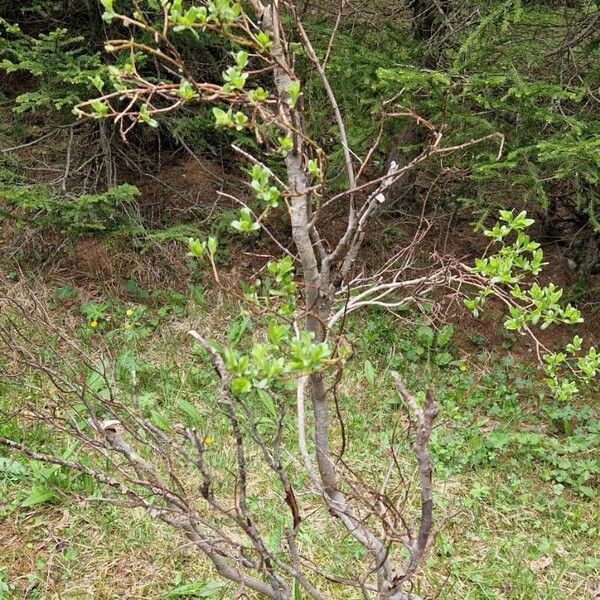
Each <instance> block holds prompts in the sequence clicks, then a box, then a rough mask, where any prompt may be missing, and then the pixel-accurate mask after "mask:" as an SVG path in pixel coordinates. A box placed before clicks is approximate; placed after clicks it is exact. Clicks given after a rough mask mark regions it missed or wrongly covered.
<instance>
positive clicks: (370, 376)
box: [363, 359, 376, 387]
mask: <svg viewBox="0 0 600 600" xmlns="http://www.w3.org/2000/svg"><path fill="white" fill-rule="evenodd" d="M363 370H364V373H365V379H366V380H367V382H368V384H369V385H370V386H371V387H373V386H374V385H375V376H376V372H375V368H374V367H373V363H371V361H370V360H368V359H367V360H365V364H364V365H363Z"/></svg>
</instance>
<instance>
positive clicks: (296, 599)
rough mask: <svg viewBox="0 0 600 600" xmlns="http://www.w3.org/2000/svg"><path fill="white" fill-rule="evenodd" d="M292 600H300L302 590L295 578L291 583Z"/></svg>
mask: <svg viewBox="0 0 600 600" xmlns="http://www.w3.org/2000/svg"><path fill="white" fill-rule="evenodd" d="M292 600H302V588H301V587H300V584H299V583H298V579H296V578H295V577H294V581H293V583H292Z"/></svg>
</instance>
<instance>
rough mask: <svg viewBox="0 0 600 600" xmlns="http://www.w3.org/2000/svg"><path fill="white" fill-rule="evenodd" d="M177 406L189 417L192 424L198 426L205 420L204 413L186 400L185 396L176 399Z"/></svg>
mask: <svg viewBox="0 0 600 600" xmlns="http://www.w3.org/2000/svg"><path fill="white" fill-rule="evenodd" d="M175 404H176V405H177V408H179V410H180V411H181V412H182V413H183V414H184V415H185V416H186V417H187V420H188V421H189V424H190V425H193V426H198V425H201V424H202V422H203V421H204V418H203V417H202V413H201V412H200V411H199V410H198V409H197V408H196V407H195V406H194V405H193V404H192V403H191V402H188V401H187V400H185V398H177V400H176V401H175Z"/></svg>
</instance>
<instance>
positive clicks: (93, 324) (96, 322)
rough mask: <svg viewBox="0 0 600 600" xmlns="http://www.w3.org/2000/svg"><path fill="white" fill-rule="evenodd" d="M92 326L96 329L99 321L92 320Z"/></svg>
mask: <svg viewBox="0 0 600 600" xmlns="http://www.w3.org/2000/svg"><path fill="white" fill-rule="evenodd" d="M90 327H91V328H92V329H96V327H98V321H92V322H91V323H90Z"/></svg>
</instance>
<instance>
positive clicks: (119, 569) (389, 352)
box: [0, 288, 600, 600]
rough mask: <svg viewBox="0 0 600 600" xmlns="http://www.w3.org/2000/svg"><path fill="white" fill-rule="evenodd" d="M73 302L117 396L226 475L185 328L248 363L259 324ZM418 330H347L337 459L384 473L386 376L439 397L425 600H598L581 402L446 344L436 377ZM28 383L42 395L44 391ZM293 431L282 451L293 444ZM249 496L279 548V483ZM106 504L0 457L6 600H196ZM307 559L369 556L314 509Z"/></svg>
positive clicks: (325, 561) (523, 372)
mask: <svg viewBox="0 0 600 600" xmlns="http://www.w3.org/2000/svg"><path fill="white" fill-rule="evenodd" d="M67 292H68V293H67ZM67 292H65V293H64V294H63V293H62V292H61V293H59V294H58V296H59V300H60V298H62V296H65V298H68V299H69V302H70V303H69V305H68V306H65V305H63V304H61V302H59V301H56V296H57V293H56V292H54V296H55V298H54V299H55V301H56V305H55V306H54V308H53V311H54V312H55V313H56V314H57V315H60V316H61V318H64V319H66V320H69V321H71V322H72V323H74V324H76V326H77V327H78V331H79V334H78V335H79V337H80V338H81V339H82V340H83V341H85V342H86V343H95V341H97V340H99V339H102V340H104V341H105V342H106V344H107V345H108V347H109V348H110V350H111V354H112V356H113V358H114V359H115V361H116V364H117V371H116V372H117V377H118V379H119V381H120V384H121V385H122V387H123V390H126V391H127V393H132V392H133V391H135V394H136V397H137V398H138V400H139V402H140V406H141V408H142V410H143V411H144V412H145V413H146V415H147V416H149V417H150V418H152V417H153V415H154V416H156V415H162V416H163V417H164V418H168V419H170V420H183V421H186V420H191V422H190V424H193V425H196V426H198V427H200V428H201V431H202V433H205V434H209V435H211V437H213V438H214V443H213V446H212V452H211V462H212V465H213V467H214V468H216V469H220V470H221V471H223V472H226V469H227V465H228V464H230V460H231V452H230V446H229V437H228V435H229V434H228V430H227V427H226V424H225V422H224V420H223V419H222V418H221V417H220V414H219V411H218V410H217V409H216V404H215V402H216V400H215V394H214V391H215V381H214V375H213V373H212V370H211V369H210V368H209V367H208V365H207V362H206V360H205V359H204V357H202V355H201V354H198V353H196V351H194V350H193V348H192V345H191V344H190V342H189V340H188V339H187V336H186V335H185V331H186V330H187V329H188V328H189V327H191V326H193V327H195V328H197V329H199V330H202V331H203V332H204V333H205V334H207V335H211V336H212V337H213V338H214V339H216V340H218V341H222V342H225V341H227V342H228V343H229V344H233V345H237V346H238V347H240V348H243V347H245V346H247V345H248V344H249V343H250V341H251V339H252V336H253V335H255V333H256V332H255V331H254V330H253V328H252V324H251V323H250V322H248V321H247V320H246V319H244V318H236V319H231V318H230V315H231V314H237V311H236V309H235V306H232V304H231V303H230V302H229V301H228V300H227V299H224V298H218V297H215V296H214V295H213V294H212V293H211V292H210V291H208V292H206V291H205V292H203V291H201V290H199V289H198V288H194V289H193V290H191V291H190V292H189V293H188V294H187V295H181V294H178V293H174V292H172V291H171V292H170V291H159V292H155V293H154V294H153V295H151V296H148V297H146V296H145V297H144V298H140V299H139V301H138V302H135V303H124V302H122V301H121V300H119V299H118V298H103V299H101V301H99V300H98V298H96V299H95V301H94V302H95V305H90V303H89V302H86V303H84V302H83V301H82V302H81V304H78V303H77V302H78V300H77V301H76V300H74V298H78V295H77V293H76V292H75V291H74V290H70V289H69V290H67ZM48 296H49V297H51V296H52V292H48ZM92 304H94V303H92ZM127 310H133V314H132V315H131V316H128V315H127V312H126V311H127ZM92 319H93V320H95V321H96V322H97V326H96V327H94V328H91V327H90V322H91V320H92ZM128 325H129V326H130V327H126V326H128ZM422 327H423V326H421V329H419V326H418V325H416V326H414V327H412V328H411V327H408V326H405V325H399V324H398V323H397V322H395V321H394V320H393V319H391V318H390V317H388V316H385V315H384V314H379V313H373V314H370V315H363V316H362V317H357V318H355V319H353V320H351V322H350V324H349V330H348V338H349V339H350V341H352V343H353V346H354V350H355V354H354V356H353V358H352V360H351V361H350V363H349V367H348V375H347V378H346V379H345V381H344V384H343V387H342V389H341V390H340V405H341V408H342V410H343V412H344V413H345V414H346V415H347V424H348V432H349V439H350V440H352V442H351V444H350V446H349V448H348V451H347V455H346V458H347V460H351V461H352V462H353V464H355V465H358V467H359V468H360V470H361V472H362V473H364V474H368V476H369V477H371V478H372V480H373V481H381V478H382V476H383V474H382V473H381V472H380V471H381V464H384V463H382V460H383V457H384V455H385V452H386V447H387V443H388V442H389V439H390V436H391V430H392V425H393V424H394V423H398V424H400V425H401V424H403V423H404V420H403V415H402V411H401V410H400V409H399V406H398V404H397V398H396V396H395V394H394V393H393V392H392V385H391V377H390V374H389V371H390V369H392V368H393V369H399V370H401V371H402V372H403V373H404V376H405V378H406V380H407V382H408V384H409V386H410V388H411V389H413V390H415V391H418V390H423V389H424V388H425V387H426V386H430V387H432V389H434V391H435V395H436V398H437V401H438V403H439V406H440V418H439V421H438V426H437V428H436V430H435V432H434V436H433V440H432V452H433V455H434V459H435V464H436V487H435V494H436V515H437V524H438V530H437V532H436V535H435V539H434V543H433V546H432V550H431V553H430V556H429V560H428V562H427V564H426V565H425V568H424V569H423V570H422V572H421V574H420V575H419V577H418V579H417V581H416V585H417V588H418V591H419V592H420V593H422V594H427V595H428V596H429V597H433V596H434V595H436V594H437V597H438V598H442V599H448V600H449V599H451V598H452V599H455V598H461V599H464V600H479V599H531V600H534V599H538V598H542V599H556V600H560V599H571V598H582V599H587V598H589V599H590V600H591V599H593V598H597V597H598V594H599V593H600V548H599V547H598V544H597V540H598V538H599V536H600V510H599V509H600V506H599V504H600V503H599V496H598V494H597V485H598V480H599V472H600V466H599V465H600V457H599V454H598V448H599V446H600V444H599V442H600V420H599V415H598V413H597V411H596V410H595V409H594V404H593V401H592V393H591V391H590V392H589V394H588V396H586V397H584V396H582V397H581V398H579V400H578V404H577V405H576V406H575V405H574V406H569V407H564V406H556V405H554V404H553V402H552V401H551V400H550V399H549V398H548V397H547V396H546V395H545V392H544V390H543V388H542V386H541V385H540V383H539V381H538V375H537V372H536V369H535V368H534V367H532V365H530V364H522V363H519V362H516V361H514V360H511V359H510V358H505V359H503V360H502V359H500V358H499V357H497V356H491V357H490V356H489V355H488V356H487V357H484V356H479V358H478V357H477V355H473V356H472V355H471V354H470V349H469V348H467V347H465V348H456V347H454V346H453V342H452V340H450V341H449V342H448V343H447V345H446V346H445V347H444V352H448V353H449V354H450V355H451V360H450V361H449V362H446V361H444V366H441V367H440V366H438V365H436V364H435V359H434V357H435V355H436V353H439V348H434V347H433V346H432V347H431V348H429V347H427V343H429V342H428V339H429V334H428V333H427V332H426V331H425V332H424V330H423V329H422ZM431 343H432V344H434V342H431ZM418 348H422V351H421V350H419V349H418ZM367 361H368V365H367ZM373 372H374V373H375V375H374V374H373ZM133 373H135V382H136V385H135V390H133V388H132V375H133ZM32 383H35V384H36V385H39V386H40V387H42V391H43V393H48V392H47V390H46V389H45V388H43V386H42V385H41V384H40V383H39V381H32ZM43 393H42V394H41V395H40V396H43ZM35 396H36V392H35V391H31V390H27V389H26V388H15V387H12V386H11V387H9V386H4V387H2V388H0V411H7V410H8V408H9V407H15V406H23V407H25V406H27V405H28V404H29V403H31V402H32V401H35V402H39V401H40V398H39V397H37V398H36V397H35ZM32 397H34V398H33V400H32ZM187 403H189V404H192V405H193V407H194V411H190V409H189V404H187ZM186 407H187V408H186ZM156 418H157V417H156ZM0 432H2V433H4V434H7V435H8V436H9V437H10V436H11V435H15V434H16V433H18V435H22V436H23V437H24V439H25V440H26V441H27V443H28V444H30V445H32V446H35V447H38V448H45V449H47V448H48V446H49V445H51V446H54V447H55V448H60V449H62V450H63V451H64V450H65V448H66V449H69V446H68V445H65V443H63V441H62V440H60V439H56V437H55V436H52V434H50V433H49V431H48V430H47V429H46V428H44V427H40V426H35V427H34V426H31V425H27V424H20V425H17V424H16V423H15V422H14V420H13V421H10V422H8V423H0ZM292 434H293V432H288V436H289V439H287V443H288V444H290V445H292V446H293V445H294V444H295V442H294V436H293V435H292ZM338 441H339V440H338ZM407 457H408V453H407ZM402 465H403V468H404V469H405V475H406V476H407V477H408V478H409V479H410V478H411V477H413V476H414V466H413V465H412V463H411V462H410V460H409V459H408V458H402ZM249 485H250V499H249V500H250V503H251V505H252V507H253V508H255V509H256V510H257V512H258V513H259V514H261V515H262V519H261V523H262V526H263V527H264V530H265V531H268V532H269V533H268V536H267V537H268V543H269V545H272V547H277V545H278V544H279V543H280V541H281V536H282V531H283V526H284V523H285V519H286V515H282V514H280V512H279V510H280V509H279V507H280V502H279V498H278V497H277V496H276V494H275V493H274V492H273V491H272V486H271V475H270V474H269V473H266V472H265V470H264V467H257V469H256V470H255V471H254V472H253V473H252V475H251V479H250V483H249ZM223 488H224V490H226V489H227V484H226V482H224V483H223ZM297 489H298V490H299V495H300V498H301V501H302V502H303V503H304V504H305V505H308V506H311V505H314V504H315V503H314V500H313V499H312V498H311V496H310V494H307V493H306V492H305V491H304V489H305V486H304V485H303V480H302V479H301V477H300V476H298V479H297ZM101 492H102V490H101V489H98V486H96V485H95V484H93V483H92V482H91V481H89V480H87V479H86V478H85V477H82V476H76V475H73V474H69V473H65V472H63V471H62V470H60V469H54V470H52V469H48V468H47V467H43V466H41V465H39V464H36V463H34V462H32V461H27V460H25V459H22V458H19V457H16V456H10V457H9V456H8V455H6V454H4V453H0V548H2V552H1V553H0V598H2V600H4V599H5V598H28V599H33V598H40V599H42V598H43V599H54V598H56V599H61V600H62V599H79V598H90V599H91V598H94V599H97V598H99V599H102V598H107V599H109V598H111V599H112V598H132V599H133V598H150V599H153V598H156V599H159V598H169V597H198V593H199V592H198V590H199V589H202V586H203V585H205V584H207V583H208V582H211V581H214V580H216V579H217V578H216V576H215V573H214V572H213V569H212V568H211V566H210V565H209V564H207V562H206V561H205V560H203V558H202V556H201V555H200V554H198V553H197V552H195V551H194V550H193V548H191V547H190V546H188V545H186V543H185V540H182V539H181V538H180V537H178V536H177V534H176V533H174V532H173V531H171V530H170V529H168V528H167V527H166V526H164V525H161V524H158V523H157V522H156V521H153V520H151V519H150V518H149V517H148V516H147V515H146V514H144V513H143V512H140V511H133V512H132V511H129V510H125V509H123V508H120V507H119V506H118V505H114V504H109V503H107V502H105V501H101V500H100V497H101V496H102V493H101ZM300 544H301V546H302V549H303V551H304V552H305V553H307V554H308V555H309V556H310V557H311V559H312V560H313V561H314V562H315V563H318V564H320V565H325V566H327V568H328V569H329V570H330V571H331V572H334V573H336V574H343V573H344V571H347V570H348V571H351V570H352V568H353V566H354V565H356V564H357V563H358V562H359V561H360V558H361V556H362V549H361V548H360V547H358V546H357V545H356V544H355V543H353V542H352V541H351V540H350V539H349V538H348V537H347V536H346V535H345V534H343V533H342V532H341V531H340V530H339V529H338V528H337V527H335V526H334V525H332V524H331V522H330V520H329V519H328V518H327V515H325V514H323V512H322V511H316V512H315V513H314V514H312V515H311V516H310V518H308V519H307V520H306V521H305V523H304V524H303V527H302V531H301V534H300ZM3 590H4V591H3ZM188 592H189V594H188ZM234 592H235V590H234V588H233V587H232V586H227V587H224V588H222V589H221V590H219V589H218V588H215V595H214V596H213V597H221V598H230V597H233V594H234ZM207 593H208V592H207ZM326 593H327V596H328V597H330V598H332V599H333V600H338V599H339V600H342V599H345V598H348V599H350V598H355V597H356V595H352V593H349V592H342V591H340V589H339V588H338V587H336V586H333V585H331V586H330V587H329V588H328V589H327V590H326ZM194 594H196V596H194Z"/></svg>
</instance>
